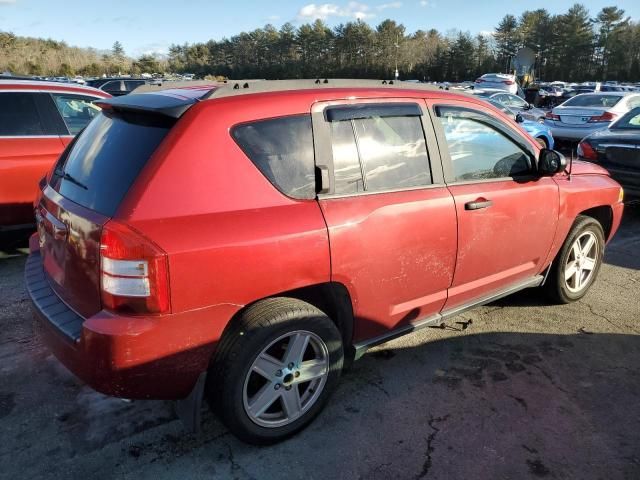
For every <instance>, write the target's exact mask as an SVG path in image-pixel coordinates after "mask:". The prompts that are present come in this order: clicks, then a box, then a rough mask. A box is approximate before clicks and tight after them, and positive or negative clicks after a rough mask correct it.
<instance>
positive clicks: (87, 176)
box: [51, 112, 173, 217]
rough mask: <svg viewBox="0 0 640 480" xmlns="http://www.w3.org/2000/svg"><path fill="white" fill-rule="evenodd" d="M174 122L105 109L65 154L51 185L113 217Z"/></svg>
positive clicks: (81, 203) (88, 206) (63, 193)
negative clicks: (106, 110) (115, 112)
mask: <svg viewBox="0 0 640 480" xmlns="http://www.w3.org/2000/svg"><path fill="white" fill-rule="evenodd" d="M172 124H173V121H172V120H170V119H166V118H164V117H152V116H147V115H132V114H114V113H112V112H102V113H101V114H99V115H98V116H97V117H96V118H95V119H94V120H93V121H92V122H91V123H90V124H89V125H88V126H87V128H86V129H85V130H84V131H83V132H82V133H81V134H80V136H79V137H77V140H76V142H75V143H74V144H73V146H72V147H71V150H70V151H69V152H68V154H67V156H66V158H65V157H64V156H63V157H62V158H61V164H60V165H58V166H57V168H56V174H55V175H53V177H52V179H51V185H52V186H53V188H54V189H55V190H57V191H58V192H59V193H60V194H61V195H62V196H64V197H66V198H68V199H69V200H72V201H74V202H75V203H78V204H80V205H82V206H83V207H87V208H89V209H91V210H95V211H97V212H99V213H101V214H103V215H106V216H109V217H110V216H113V214H114V213H115V211H116V209H117V208H118V206H119V205H120V202H121V201H122V198H123V197H124V195H125V194H126V193H127V190H129V187H131V184H132V183H133V181H134V180H135V179H136V177H137V176H138V174H139V173H140V170H142V167H143V166H144V165H145V164H146V163H147V160H148V159H149V157H151V155H152V154H153V152H154V151H155V149H156V148H157V147H158V145H159V144H160V142H161V141H162V140H163V139H164V137H165V136H166V134H167V132H168V131H169V129H170V128H171V125H172Z"/></svg>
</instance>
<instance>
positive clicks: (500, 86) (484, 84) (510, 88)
mask: <svg viewBox="0 0 640 480" xmlns="http://www.w3.org/2000/svg"><path fill="white" fill-rule="evenodd" d="M475 88H481V89H483V90H487V89H496V90H503V91H505V92H509V93H512V94H514V95H517V94H518V93H519V92H518V90H519V87H518V81H517V80H516V76H515V75H511V74H509V73H485V74H484V75H482V76H481V77H480V78H478V79H477V80H476V82H475Z"/></svg>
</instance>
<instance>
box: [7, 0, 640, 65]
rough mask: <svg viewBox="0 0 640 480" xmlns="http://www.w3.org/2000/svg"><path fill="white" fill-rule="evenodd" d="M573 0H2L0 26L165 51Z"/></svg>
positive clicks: (438, 23)
mask: <svg viewBox="0 0 640 480" xmlns="http://www.w3.org/2000/svg"><path fill="white" fill-rule="evenodd" d="M575 1H576V0H566V1H565V0H548V1H544V2H536V1H532V0H511V1H504V0H453V1H452V0H401V1H400V0H397V1H394V0H362V1H349V0H346V1H342V0H328V1H323V0H320V1H318V0H316V1H315V2H313V1H308V0H301V1H299V0H289V1H283V0H231V1H229V0H218V1H214V0H182V1H176V0H106V1H95V0H94V1H92V0H0V30H4V31H7V30H8V31H11V32H13V33H15V34H17V35H26V36H36V37H46V38H53V39H56V40H64V41H66V42H67V43H69V44H71V45H77V46H82V47H88V46H92V47H95V48H98V49H108V48H110V47H111V45H112V44H113V42H114V41H115V40H119V41H120V42H122V44H123V46H124V48H125V51H126V53H127V54H128V55H133V56H138V55H141V54H143V53H153V52H157V53H166V51H167V47H168V46H169V45H170V44H172V43H184V42H189V43H193V42H199V41H206V40H209V39H211V38H213V39H216V40H219V39H221V38H223V37H229V36H232V35H234V34H236V33H238V32H241V31H247V30H253V29H255V28H258V27H261V26H264V25H265V24H267V23H272V24H274V25H275V26H276V27H280V26H281V25H282V24H283V23H285V22H288V21H290V22H292V23H294V24H295V25H299V24H301V23H305V22H310V21H313V20H315V19H316V18H322V19H323V20H325V21H326V22H327V23H328V24H329V25H330V26H335V25H337V24H339V23H343V22H347V21H349V20H353V19H355V18H361V19H363V20H364V21H366V22H368V23H370V24H372V25H376V24H377V23H379V22H380V21H381V20H384V19H385V18H391V19H393V20H396V21H398V22H400V23H403V24H404V25H405V26H406V27H407V30H408V31H410V32H412V31H415V30H418V29H423V30H427V29H429V28H437V29H438V30H440V31H442V32H446V31H447V30H450V29H459V30H469V31H471V32H472V33H477V32H481V31H485V32H486V31H491V30H493V28H494V27H495V26H496V24H497V23H498V22H499V20H500V19H501V18H502V17H503V16H504V15H505V14H506V13H512V14H515V15H519V14H520V13H522V12H523V11H524V10H534V9H536V8H542V7H544V8H546V9H547V10H549V11H550V12H551V13H561V12H564V11H566V10H567V9H568V8H569V7H570V6H571V5H572V4H573V3H575ZM582 3H583V4H584V5H585V6H587V8H589V10H590V11H591V13H592V15H595V14H596V13H597V12H598V11H599V10H600V9H601V8H602V7H604V6H608V5H617V6H618V7H620V8H623V9H625V10H626V12H627V14H628V15H630V16H631V17H632V18H633V19H634V20H635V21H638V20H639V19H640V1H639V0H608V1H598V0H584V1H582Z"/></svg>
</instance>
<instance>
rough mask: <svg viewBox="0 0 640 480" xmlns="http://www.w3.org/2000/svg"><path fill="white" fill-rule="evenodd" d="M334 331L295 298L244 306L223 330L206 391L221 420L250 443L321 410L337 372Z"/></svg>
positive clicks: (339, 352) (298, 425) (286, 430)
mask: <svg viewBox="0 0 640 480" xmlns="http://www.w3.org/2000/svg"><path fill="white" fill-rule="evenodd" d="M343 356H344V355H343V347H342V336H341V335H340V332H339V331H338V329H337V328H336V326H335V325H334V323H333V322H332V321H331V319H330V318H329V317H327V316H326V315H325V314H324V313H323V312H322V311H320V310H318V309H317V308H316V307H314V306H312V305H310V304H308V303H306V302H303V301H300V300H296V299H290V298H271V299H266V300H263V301H261V302H258V303H256V304H255V305H252V306H251V307H249V308H248V309H247V310H246V311H245V312H243V314H242V315H241V317H240V318H238V319H237V323H236V324H235V325H232V326H231V327H230V329H229V331H228V332H226V333H225V335H224V337H223V339H222V341H221V343H220V346H219V348H218V353H217V355H216V358H215V360H214V362H213V364H212V366H211V371H210V376H209V381H208V385H207V390H208V393H209V396H210V398H211V399H212V402H213V408H214V409H215V410H216V411H217V413H218V414H219V416H220V418H221V420H222V421H223V422H224V423H225V425H227V427H228V428H229V429H230V430H231V431H232V433H234V434H235V435H236V436H237V437H239V438H240V439H242V440H244V441H246V442H248V443H253V444H270V443H274V442H278V441H280V440H283V439H285V438H287V437H289V436H291V435H293V434H294V433H296V432H297V431H299V430H300V429H302V428H304V427H305V426H306V425H307V424H308V423H309V422H311V420H313V418H314V417H315V416H316V415H317V414H318V413H319V412H320V411H321V410H322V407H323V406H324V404H325V402H326V400H327V399H328V397H329V396H330V394H331V393H332V391H333V390H334V388H335V387H336V385H337V383H338V380H339V378H340V374H341V370H342V364H343V361H344V358H343Z"/></svg>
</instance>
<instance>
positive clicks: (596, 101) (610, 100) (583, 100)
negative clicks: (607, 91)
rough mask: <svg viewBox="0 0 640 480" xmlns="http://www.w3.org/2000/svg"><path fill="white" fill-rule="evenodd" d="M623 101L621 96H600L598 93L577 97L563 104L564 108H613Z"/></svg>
mask: <svg viewBox="0 0 640 480" xmlns="http://www.w3.org/2000/svg"><path fill="white" fill-rule="evenodd" d="M621 99H622V96H620V95H599V94H597V93H586V94H582V95H576V96H575V97H573V98H570V99H569V100H567V101H566V102H564V103H563V104H562V106H564V107H601V108H602V107H604V108H610V107H613V106H614V105H615V104H616V103H618V102H619V101H620V100H621Z"/></svg>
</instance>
